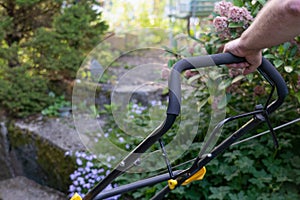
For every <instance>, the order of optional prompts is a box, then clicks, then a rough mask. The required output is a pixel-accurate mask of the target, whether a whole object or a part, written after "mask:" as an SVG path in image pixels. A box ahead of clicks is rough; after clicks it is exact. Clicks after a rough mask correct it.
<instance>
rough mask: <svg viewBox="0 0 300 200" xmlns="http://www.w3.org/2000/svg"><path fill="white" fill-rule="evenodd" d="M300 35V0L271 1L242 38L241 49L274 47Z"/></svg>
mask: <svg viewBox="0 0 300 200" xmlns="http://www.w3.org/2000/svg"><path fill="white" fill-rule="evenodd" d="M298 34H300V0H271V1H270V2H268V3H267V4H266V6H265V7H264V8H263V9H262V10H261V12H260V13H259V14H258V16H257V17H256V19H255V21H254V22H253V23H252V25H251V26H250V27H249V28H248V29H247V30H246V31H245V32H244V33H243V34H242V36H241V38H240V39H241V44H240V45H241V48H245V49H248V50H259V49H264V48H268V47H272V46H275V45H278V44H281V43H283V42H286V41H288V40H291V39H292V38H294V37H295V36H297V35H298Z"/></svg>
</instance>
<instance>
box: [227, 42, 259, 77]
mask: <svg viewBox="0 0 300 200" xmlns="http://www.w3.org/2000/svg"><path fill="white" fill-rule="evenodd" d="M224 52H229V53H232V54H233V55H235V56H239V57H244V58H245V59H246V60H247V62H243V63H233V64H230V65H228V67H230V68H241V69H243V74H244V75H247V74H250V73H252V72H254V71H255V70H256V68H257V67H259V66H260V64H261V60H262V53H261V50H250V49H247V47H244V46H243V42H242V41H241V39H240V38H238V39H236V40H233V41H231V42H228V43H227V44H226V45H225V47H224Z"/></svg>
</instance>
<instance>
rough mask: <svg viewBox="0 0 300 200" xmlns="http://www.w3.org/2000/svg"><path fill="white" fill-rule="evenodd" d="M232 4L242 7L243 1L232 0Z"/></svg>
mask: <svg viewBox="0 0 300 200" xmlns="http://www.w3.org/2000/svg"><path fill="white" fill-rule="evenodd" d="M233 4H234V5H235V6H238V7H242V6H243V5H244V2H243V1H242V0H233Z"/></svg>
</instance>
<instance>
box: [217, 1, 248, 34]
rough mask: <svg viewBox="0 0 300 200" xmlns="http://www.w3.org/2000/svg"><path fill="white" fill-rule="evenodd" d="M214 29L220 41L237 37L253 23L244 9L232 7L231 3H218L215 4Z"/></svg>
mask: <svg viewBox="0 0 300 200" xmlns="http://www.w3.org/2000/svg"><path fill="white" fill-rule="evenodd" d="M214 11H215V13H216V15H217V16H216V17H215V18H214V20H213V25H214V28H215V30H216V32H217V34H218V36H219V37H220V39H222V40H231V39H235V38H237V37H239V36H240V35H241V34H242V32H243V31H244V30H245V29H246V28H248V27H249V25H250V24H251V22H252V21H253V16H252V15H251V13H250V12H249V11H248V10H247V8H245V7H237V6H234V5H233V4H232V3H231V2H226V1H220V2H217V3H216V4H215V8H214Z"/></svg>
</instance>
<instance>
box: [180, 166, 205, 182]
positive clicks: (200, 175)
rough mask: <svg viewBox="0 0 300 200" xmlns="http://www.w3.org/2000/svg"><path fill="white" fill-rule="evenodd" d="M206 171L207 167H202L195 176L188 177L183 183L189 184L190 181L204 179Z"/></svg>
mask: <svg viewBox="0 0 300 200" xmlns="http://www.w3.org/2000/svg"><path fill="white" fill-rule="evenodd" d="M205 173H206V168H205V167H202V168H201V169H200V170H199V171H197V173H195V174H194V175H193V176H191V177H190V178H188V179H186V180H185V181H184V182H183V183H182V185H187V184H189V183H190V182H193V181H200V180H202V179H203V177H204V175H205Z"/></svg>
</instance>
